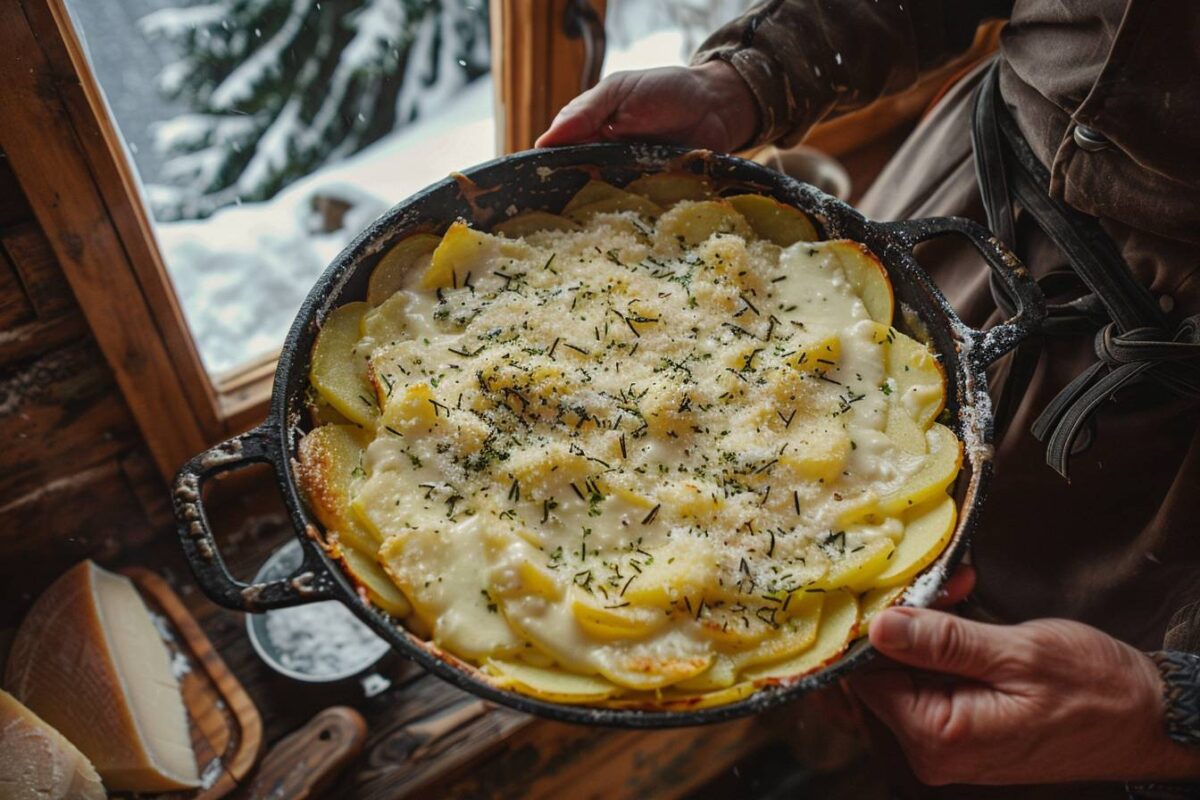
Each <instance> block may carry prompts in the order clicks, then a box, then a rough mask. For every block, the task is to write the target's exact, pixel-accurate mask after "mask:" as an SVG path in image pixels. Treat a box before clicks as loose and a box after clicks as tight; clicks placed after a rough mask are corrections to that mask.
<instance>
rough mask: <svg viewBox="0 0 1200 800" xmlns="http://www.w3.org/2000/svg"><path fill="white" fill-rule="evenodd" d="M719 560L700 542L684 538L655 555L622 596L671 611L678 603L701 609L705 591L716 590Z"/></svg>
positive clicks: (628, 599)
mask: <svg viewBox="0 0 1200 800" xmlns="http://www.w3.org/2000/svg"><path fill="white" fill-rule="evenodd" d="M717 574H718V569H717V558H716V555H715V554H714V553H713V551H712V549H711V548H709V547H704V546H703V543H702V541H701V540H699V539H695V540H691V541H686V542H685V541H683V539H681V538H675V539H672V540H671V543H670V544H669V545H667V546H666V547H663V548H661V549H659V550H656V551H655V552H654V562H653V563H652V564H648V565H646V566H645V567H644V568H643V569H642V572H641V574H640V575H638V577H637V580H635V581H634V582H633V583H631V584H630V585H629V588H628V589H626V590H625V594H624V595H622V597H623V599H624V600H626V601H628V602H629V603H630V604H631V605H634V606H650V607H651V608H670V607H671V606H672V605H674V604H676V603H687V604H689V605H691V606H692V607H693V608H697V607H699V604H700V600H701V599H703V597H704V596H705V593H706V592H711V591H713V590H714V589H715V588H716V587H717Z"/></svg>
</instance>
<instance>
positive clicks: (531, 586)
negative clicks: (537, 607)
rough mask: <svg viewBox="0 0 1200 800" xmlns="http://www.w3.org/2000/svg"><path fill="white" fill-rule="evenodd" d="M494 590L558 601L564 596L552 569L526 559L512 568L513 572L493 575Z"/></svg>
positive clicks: (497, 592)
mask: <svg viewBox="0 0 1200 800" xmlns="http://www.w3.org/2000/svg"><path fill="white" fill-rule="evenodd" d="M491 587H492V590H493V591H495V592H496V594H497V595H498V596H508V595H512V594H526V595H534V596H536V597H541V598H544V599H546V600H550V601H552V602H553V601H557V600H558V599H559V598H561V597H562V596H563V587H562V586H560V585H559V583H558V581H557V580H555V578H554V574H553V573H552V572H550V570H548V569H546V568H545V567H542V566H540V565H538V564H535V563H533V562H532V561H530V560H528V559H525V560H523V561H520V562H519V563H517V565H516V566H515V567H513V568H512V573H511V574H506V575H504V576H502V577H501V576H496V575H493V579H492V584H491Z"/></svg>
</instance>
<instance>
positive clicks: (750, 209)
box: [726, 194, 818, 247]
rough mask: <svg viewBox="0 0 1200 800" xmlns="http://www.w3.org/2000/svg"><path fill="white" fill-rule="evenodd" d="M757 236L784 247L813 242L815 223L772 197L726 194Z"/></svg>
mask: <svg viewBox="0 0 1200 800" xmlns="http://www.w3.org/2000/svg"><path fill="white" fill-rule="evenodd" d="M726 200H728V201H729V204H730V205H732V206H733V207H734V208H736V209H737V211H738V213H740V214H741V215H742V216H743V217H745V218H746V221H747V222H749V223H750V227H751V228H753V229H754V232H755V233H756V234H758V237H759V238H760V239H766V240H767V241H769V242H773V243H774V244H777V245H779V246H780V247H787V246H789V245H793V244H795V243H796V242H815V241H816V240H817V239H818V235H817V229H816V226H814V225H813V224H812V220H810V219H809V218H808V215H807V214H805V213H804V212H803V211H801V210H800V209H798V208H794V207H792V206H789V205H787V204H785V203H781V202H779V201H778V200H776V199H775V198H773V197H764V196H763V195H759V194H739V195H734V196H733V197H727V198H726Z"/></svg>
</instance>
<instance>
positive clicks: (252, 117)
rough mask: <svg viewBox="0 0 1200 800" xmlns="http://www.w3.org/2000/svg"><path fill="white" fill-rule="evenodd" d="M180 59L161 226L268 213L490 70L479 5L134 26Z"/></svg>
mask: <svg viewBox="0 0 1200 800" xmlns="http://www.w3.org/2000/svg"><path fill="white" fill-rule="evenodd" d="M141 27H142V30H143V32H144V33H145V34H146V35H147V36H150V37H156V38H159V37H160V38H164V39H166V40H168V41H169V42H171V43H173V44H174V45H175V46H176V47H177V48H178V50H179V52H180V54H181V58H180V60H179V61H177V62H175V63H173V64H171V65H169V66H168V67H167V68H166V69H165V70H164V71H163V73H162V75H161V76H160V77H159V86H160V89H161V90H162V91H163V92H164V93H165V94H167V95H168V96H171V97H179V96H182V97H184V98H186V99H187V100H188V101H189V103H190V104H191V105H192V107H193V108H194V109H195V111H194V113H191V114H186V115H183V116H180V117H176V118H175V119H172V120H169V121H167V122H165V123H162V124H160V125H159V126H158V129H157V131H156V137H155V138H156V145H157V146H158V147H159V148H160V149H161V150H162V151H163V152H164V153H165V154H167V155H168V156H169V158H168V159H167V161H166V163H165V164H164V168H163V175H164V176H165V178H166V180H168V181H169V182H170V183H171V184H172V186H171V187H169V188H168V187H154V188H153V190H152V192H151V195H150V196H151V204H152V205H153V206H154V212H155V216H156V217H157V218H158V219H160V220H169V219H197V218H201V217H205V216H208V215H209V214H211V213H212V212H213V211H215V210H216V209H218V208H220V207H222V206H225V205H228V204H230V203H233V202H235V201H238V200H263V199H267V198H269V197H271V196H273V195H274V194H275V193H276V192H278V191H279V190H280V189H281V188H282V187H284V186H286V185H287V184H288V183H290V182H292V181H294V180H296V179H297V178H300V177H303V176H304V175H307V174H308V173H310V172H311V171H313V170H314V169H315V168H317V167H319V166H320V165H321V164H323V163H326V162H328V161H331V160H335V159H337V158H341V157H344V156H347V155H349V154H351V153H355V152H357V151H359V150H361V149H362V148H364V147H366V146H367V145H369V144H371V143H372V142H374V141H376V140H378V139H379V138H381V137H382V136H384V135H386V134H387V133H389V132H390V131H392V130H393V129H395V128H396V127H397V126H399V125H403V124H406V123H408V122H411V121H413V120H415V119H417V118H418V117H420V116H421V115H422V114H425V113H427V112H428V111H429V110H432V109H434V108H436V107H437V105H438V104H439V103H440V102H443V101H444V100H445V99H446V98H447V97H448V96H450V95H452V94H453V93H454V92H455V91H457V90H458V89H460V88H461V87H462V86H463V85H464V84H466V83H468V82H469V81H471V80H473V79H474V78H476V77H478V76H479V75H481V74H482V73H484V72H486V71H487V70H488V66H489V61H488V59H489V55H488V21H487V0H192V4H191V5H188V6H186V7H183V8H168V9H163V10H160V11H156V12H154V13H152V14H150V15H148V16H146V17H144V18H143V19H142V20H141Z"/></svg>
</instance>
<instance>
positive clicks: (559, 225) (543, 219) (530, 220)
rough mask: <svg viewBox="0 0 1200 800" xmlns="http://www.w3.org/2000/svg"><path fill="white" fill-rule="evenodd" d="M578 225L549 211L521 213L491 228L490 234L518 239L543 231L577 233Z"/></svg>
mask: <svg viewBox="0 0 1200 800" xmlns="http://www.w3.org/2000/svg"><path fill="white" fill-rule="evenodd" d="M578 230H582V228H581V227H580V225H579V223H577V222H575V221H574V220H569V219H567V218H566V217H564V216H561V215H559V214H551V213H550V212H549V211H523V212H521V213H520V214H517V215H516V216H515V217H510V218H509V219H506V220H504V221H503V222H499V223H497V224H495V225H493V226H492V233H499V234H501V235H503V236H507V237H508V238H509V239H519V238H521V237H522V236H530V235H532V234H535V233H541V232H543V231H578Z"/></svg>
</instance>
